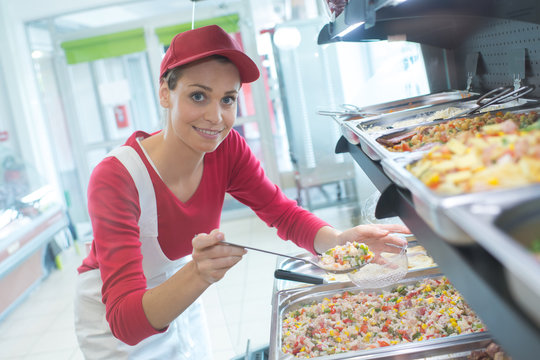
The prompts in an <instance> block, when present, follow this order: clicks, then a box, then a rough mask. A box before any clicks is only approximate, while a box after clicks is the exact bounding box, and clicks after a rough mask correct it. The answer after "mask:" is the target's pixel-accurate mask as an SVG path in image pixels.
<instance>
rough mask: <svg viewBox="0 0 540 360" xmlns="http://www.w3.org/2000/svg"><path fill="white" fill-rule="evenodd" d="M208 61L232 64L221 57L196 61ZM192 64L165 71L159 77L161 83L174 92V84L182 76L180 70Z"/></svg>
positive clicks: (213, 56) (210, 57)
mask: <svg viewBox="0 0 540 360" xmlns="http://www.w3.org/2000/svg"><path fill="white" fill-rule="evenodd" d="M209 59H212V60H217V61H219V62H224V63H225V62H227V63H232V62H231V60H229V59H228V58H227V57H225V56H223V55H211V56H208V57H205V58H203V59H200V60H197V61H202V60H209ZM193 63H196V61H194V62H191V63H188V64H184V65H180V66H177V67H175V68H172V69H169V70H167V71H166V72H165V73H164V74H163V76H162V77H161V81H166V82H167V86H168V87H169V89H171V90H174V88H176V84H177V83H178V79H180V76H182V70H183V69H184V67H186V66H188V65H190V64H193Z"/></svg>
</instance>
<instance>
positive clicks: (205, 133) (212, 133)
mask: <svg viewBox="0 0 540 360" xmlns="http://www.w3.org/2000/svg"><path fill="white" fill-rule="evenodd" d="M193 129H195V131H197V132H198V133H199V134H200V135H201V136H202V137H204V138H207V139H216V138H217V137H219V134H220V133H221V132H222V131H223V129H221V130H210V129H203V128H199V127H196V126H193Z"/></svg>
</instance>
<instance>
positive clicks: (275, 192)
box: [228, 132, 329, 254]
mask: <svg viewBox="0 0 540 360" xmlns="http://www.w3.org/2000/svg"><path fill="white" fill-rule="evenodd" d="M231 135H232V136H233V139H231V140H234V141H231V142H230V143H229V146H231V149H229V151H228V154H230V156H232V157H233V159H232V160H231V162H230V163H231V164H232V165H231V168H230V169H229V171H230V179H231V181H230V183H229V187H228V192H229V193H230V194H231V195H232V196H233V197H234V198H235V199H237V200H238V201H240V202H241V203H243V204H245V205H247V206H249V207H250V208H251V209H253V211H255V213H256V214H257V216H258V217H259V218H260V219H261V220H263V221H264V222H265V223H266V224H267V225H268V226H271V227H275V228H276V229H277V234H278V236H279V237H280V238H282V239H284V240H291V241H293V242H294V243H295V244H296V245H298V246H300V247H302V248H304V249H306V250H308V251H309V252H311V253H313V254H316V252H315V248H314V244H313V241H314V239H315V235H316V234H317V232H318V231H319V229H320V228H321V227H323V226H329V225H328V223H326V222H325V221H323V220H322V219H320V218H318V217H317V216H315V215H314V214H312V213H311V212H309V211H307V210H306V209H304V208H302V207H300V206H298V204H297V203H296V201H294V200H291V199H289V198H287V196H286V195H285V194H284V193H283V192H282V191H281V189H280V188H279V187H278V186H277V185H275V184H274V183H272V182H271V181H270V179H268V177H267V176H266V175H265V173H264V170H263V168H262V166H261V164H260V162H259V160H257V158H256V157H255V156H254V155H253V153H252V152H251V150H250V149H249V147H248V145H247V143H246V142H245V140H244V139H243V138H242V137H241V136H240V135H239V134H238V133H236V132H231V133H230V134H229V136H231Z"/></svg>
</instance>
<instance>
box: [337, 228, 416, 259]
mask: <svg viewBox="0 0 540 360" xmlns="http://www.w3.org/2000/svg"><path fill="white" fill-rule="evenodd" d="M395 233H401V234H410V233H411V231H410V230H409V229H408V228H407V227H406V226H404V225H398V224H372V225H358V226H355V227H353V228H350V229H348V230H346V231H344V232H342V233H341V234H339V235H338V236H337V244H338V245H343V244H345V243H347V242H353V241H356V242H360V243H365V244H366V245H367V246H368V247H369V249H370V250H371V251H373V252H375V253H376V254H379V253H381V252H392V253H398V252H399V251H400V249H398V248H396V247H394V246H391V245H390V246H389V245H386V244H393V245H396V246H399V247H403V246H405V245H407V240H405V239H403V238H401V237H399V236H395V235H392V234H395Z"/></svg>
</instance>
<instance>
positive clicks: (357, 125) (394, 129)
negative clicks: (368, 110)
mask: <svg viewBox="0 0 540 360" xmlns="http://www.w3.org/2000/svg"><path fill="white" fill-rule="evenodd" d="M493 106H495V107H498V108H500V109H501V110H502V109H504V110H505V111H525V110H529V109H531V110H532V109H535V107H537V106H538V101H537V100H535V99H519V100H515V101H512V102H508V103H504V104H499V105H493ZM451 107H453V108H458V109H461V110H470V109H472V108H474V107H476V101H473V100H467V101H456V102H452V103H446V104H441V105H437V106H433V107H432V108H430V109H429V110H428V111H426V110H425V109H413V110H411V111H408V112H405V111H402V112H398V113H392V114H385V115H379V116H375V117H369V118H365V119H360V120H352V121H349V122H346V123H344V124H342V125H344V126H346V127H347V128H348V129H347V130H348V132H352V133H354V135H355V136H354V137H355V138H356V139H357V141H356V142H352V141H351V140H350V139H349V138H350V137H352V136H351V135H350V134H345V132H344V131H343V130H342V133H343V134H344V135H345V137H346V138H347V139H349V141H351V142H352V143H354V144H360V146H361V148H362V150H363V151H364V153H365V154H366V155H367V156H368V157H369V158H370V159H371V160H374V161H379V160H382V159H394V158H403V157H405V158H413V159H417V158H418V157H420V156H422V155H423V154H425V153H426V152H427V151H428V150H414V151H410V152H399V151H398V152H395V151H390V150H388V148H387V147H386V146H384V145H383V144H381V143H379V140H381V139H384V138H388V137H393V136H396V135H399V134H406V133H408V132H410V131H411V130H414V129H416V128H418V127H419V126H424V125H434V124H439V123H444V122H446V121H449V120H452V119H455V118H457V117H448V118H446V119H437V120H430V117H431V118H432V117H433V115H434V114H436V113H437V112H439V111H441V110H444V109H448V108H451ZM488 109H489V108H488ZM483 112H487V111H482V112H481V113H483ZM472 116H476V115H472ZM418 119H425V120H426V121H424V122H420V123H415V124H411V121H416V120H418ZM405 124H406V125H405ZM374 126H378V127H382V128H385V129H382V130H379V131H370V128H372V127H374ZM390 127H391V128H390Z"/></svg>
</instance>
